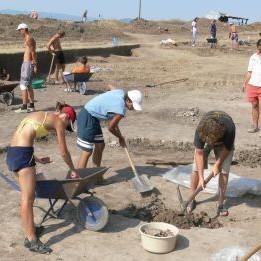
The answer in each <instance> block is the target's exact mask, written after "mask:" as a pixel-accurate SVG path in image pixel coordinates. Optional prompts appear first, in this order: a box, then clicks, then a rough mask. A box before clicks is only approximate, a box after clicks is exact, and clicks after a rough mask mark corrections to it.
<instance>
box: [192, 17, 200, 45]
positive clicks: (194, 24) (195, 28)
mask: <svg viewBox="0 0 261 261" xmlns="http://www.w3.org/2000/svg"><path fill="white" fill-rule="evenodd" d="M191 27H192V29H191V32H192V46H193V47H195V46H196V42H197V33H198V17H195V19H194V20H193V21H192V23H191Z"/></svg>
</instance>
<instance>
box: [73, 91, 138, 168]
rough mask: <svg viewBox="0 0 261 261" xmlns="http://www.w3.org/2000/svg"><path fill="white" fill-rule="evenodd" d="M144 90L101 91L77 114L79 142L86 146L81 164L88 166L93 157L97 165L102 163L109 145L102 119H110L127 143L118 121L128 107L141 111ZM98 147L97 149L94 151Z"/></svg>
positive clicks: (114, 131)
mask: <svg viewBox="0 0 261 261" xmlns="http://www.w3.org/2000/svg"><path fill="white" fill-rule="evenodd" d="M142 99H143V97H142V94H141V92H140V91H138V90H132V91H128V92H124V91H123V90H121V89H114V90H111V91H108V92H105V93H103V94H100V95H98V96H96V97H94V98H93V99H92V100H90V101H89V102H88V103H86V104H85V105H84V107H83V108H82V109H81V111H80V112H79V114H78V116H77V145H78V147H79V148H80V149H81V150H82V153H81V156H80V159H79V162H78V168H86V166H87V163H88V160H89V158H90V157H91V155H92V153H93V157H92V162H93V167H100V165H101V160H102V153H103V150H104V148H105V144H104V138H103V134H102V129H101V126H100V121H102V120H104V121H109V124H108V129H109V131H110V132H111V133H112V134H113V135H114V136H116V137H117V138H118V139H119V143H120V145H121V146H122V147H125V146H126V143H125V139H124V137H123V136H122V134H121V132H120V129H119V128H118V124H119V123H120V121H121V119H122V118H123V117H124V116H125V112H126V109H128V110H135V111H141V110H142V108H141V103H142ZM93 148H94V151H93Z"/></svg>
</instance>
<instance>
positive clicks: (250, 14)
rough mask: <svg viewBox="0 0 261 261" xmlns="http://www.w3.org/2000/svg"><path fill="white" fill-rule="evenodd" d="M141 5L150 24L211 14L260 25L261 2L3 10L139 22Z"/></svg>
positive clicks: (26, 5) (72, 3)
mask: <svg viewBox="0 0 261 261" xmlns="http://www.w3.org/2000/svg"><path fill="white" fill-rule="evenodd" d="M140 1H141V17H142V18H144V19H148V20H170V19H180V20H187V21H189V20H192V19H193V18H194V17H196V16H198V17H206V15H207V14H208V13H209V12H210V11H217V12H223V13H226V14H228V15H233V16H240V17H246V18H249V19H250V22H256V21H261V17H260V8H261V1H260V0H160V1H158V0H24V1H22V0H8V1H4V0H1V4H0V10H3V9H13V10H21V11H22V10H23V11H31V10H34V9H35V10H38V11H41V12H50V13H64V14H68V15H77V16H81V15H82V13H83V11H84V10H85V9H87V10H88V16H89V17H91V18H94V19H96V18H98V17H99V15H101V18H103V19H122V18H136V17H138V13H139V2H140Z"/></svg>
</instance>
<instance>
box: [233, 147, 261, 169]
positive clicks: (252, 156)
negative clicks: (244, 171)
mask: <svg viewBox="0 0 261 261" xmlns="http://www.w3.org/2000/svg"><path fill="white" fill-rule="evenodd" d="M236 161H238V163H239V164H242V165H244V166H247V167H251V168H257V167H259V166H261V148H256V149H252V150H242V151H239V152H238V153H237V154H236Z"/></svg>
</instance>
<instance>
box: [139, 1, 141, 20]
mask: <svg viewBox="0 0 261 261" xmlns="http://www.w3.org/2000/svg"><path fill="white" fill-rule="evenodd" d="M140 14H141V0H139V16H138V19H139V20H140Z"/></svg>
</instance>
